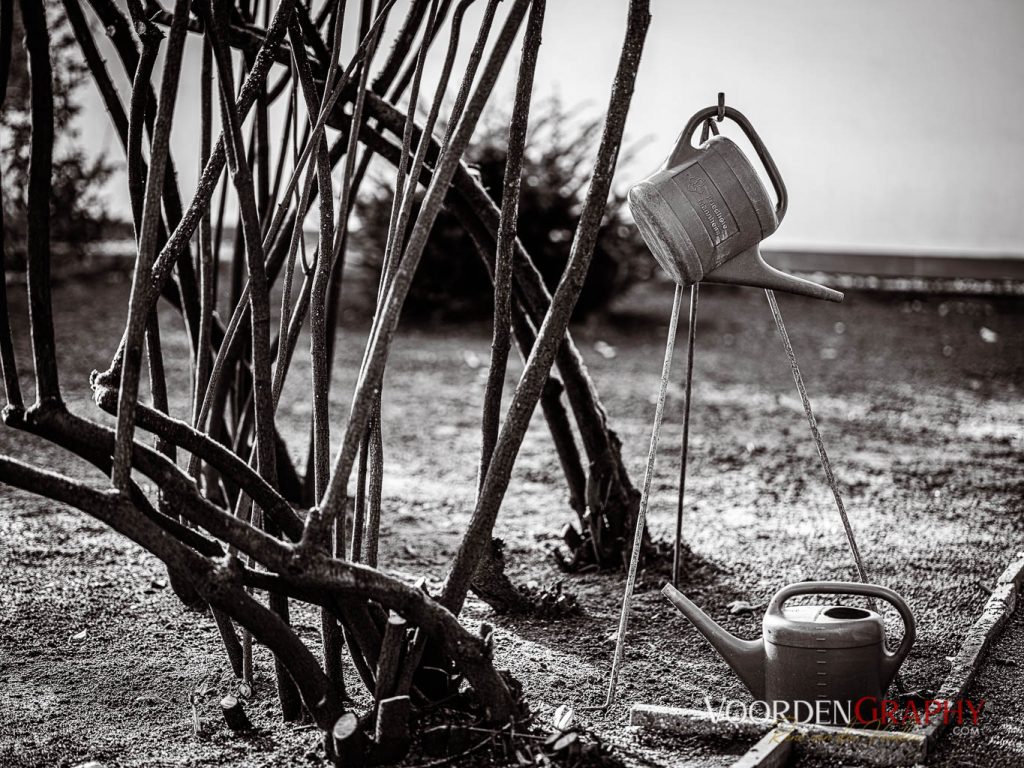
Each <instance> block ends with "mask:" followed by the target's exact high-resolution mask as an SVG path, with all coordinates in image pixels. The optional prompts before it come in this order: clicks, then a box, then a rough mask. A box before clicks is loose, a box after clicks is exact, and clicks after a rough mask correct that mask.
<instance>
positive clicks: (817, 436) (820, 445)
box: [764, 288, 868, 582]
mask: <svg viewBox="0 0 1024 768" xmlns="http://www.w3.org/2000/svg"><path fill="white" fill-rule="evenodd" d="M764 293H765V295H766V296H767V297H768V306H769V307H771V310H772V317H773V318H774V319H775V327H776V328H778V329H779V336H781V337H782V346H783V347H785V349H786V356H787V357H788V358H789V367H790V368H791V369H792V371H793V381H795V382H796V388H797V391H798V392H799V393H800V400H801V401H802V402H803V405H804V414H806V416H807V423H808V424H809V425H810V427H811V436H812V437H813V438H814V445H815V447H816V448H817V449H818V459H820V460H821V468H822V469H823V470H825V478H826V479H827V480H828V485H829V488H831V489H832V497H833V498H834V499H835V501H836V508H837V509H838V510H839V517H840V518H842V521H843V528H845V529H846V540H847V541H848V542H849V543H850V551H851V552H853V559H854V562H855V563H856V565H857V573H858V575H859V576H860V580H861V581H864V582H866V581H867V580H868V572H867V571H866V570H865V568H864V562H863V560H861V557H860V550H859V549H858V548H857V540H856V539H855V538H854V535H853V528H852V527H851V526H850V518H849V516H848V515H847V514H846V506H845V505H844V504H843V497H842V496H841V495H840V494H839V484H838V483H837V482H836V476H835V474H833V472H832V462H831V461H829V458H828V454H827V453H826V452H825V443H824V442H823V441H822V439H821V433H820V432H819V431H818V422H817V420H815V418H814V412H813V411H812V410H811V401H810V399H808V397H807V388H806V387H805V386H804V377H803V376H802V375H801V373H800V366H799V365H797V362H796V353H795V352H794V351H793V345H792V343H790V341H789V334H788V333H786V326H785V325H784V324H783V322H782V313H781V312H780V311H779V305H778V303H777V302H776V301H775V292H774V291H772V290H771V289H768V288H766V289H765V292H764Z"/></svg>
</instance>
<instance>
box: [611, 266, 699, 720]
mask: <svg viewBox="0 0 1024 768" xmlns="http://www.w3.org/2000/svg"><path fill="white" fill-rule="evenodd" d="M682 297H683V287H682V286H681V285H679V284H676V291H675V295H674V296H673V298H672V319H671V320H670V321H669V325H668V338H667V339H666V340H665V361H664V362H663V363H662V366H661V389H660V390H659V391H658V404H657V406H656V407H655V409H654V426H653V427H652V428H651V447H650V449H649V450H648V452H647V469H646V471H645V472H644V485H643V490H642V491H641V494H640V509H639V511H638V512H637V516H636V530H635V531H634V533H633V553H632V555H631V556H630V559H629V572H628V573H627V574H626V590H625V592H624V593H623V595H622V610H621V612H620V613H619V631H618V634H617V636H616V639H615V657H614V658H613V659H612V671H611V677H610V679H609V681H608V695H607V696H606V697H605V700H604V706H603V707H600V709H602V710H607V709H608V708H609V707H610V706H611V705H612V702H613V701H615V688H616V687H617V686H618V683H619V670H620V669H621V667H622V656H623V652H624V651H625V650H626V632H627V630H628V629H629V613H630V609H631V608H632V603H633V588H634V587H635V586H636V572H637V569H638V568H639V566H640V550H641V549H643V542H644V528H645V522H646V519H647V504H648V502H649V501H650V498H651V481H652V480H653V479H654V461H655V459H656V458H657V455H658V438H659V437H660V435H661V419H662V416H664V414H665V396H666V394H667V393H668V381H669V376H670V374H671V372H672V350H673V349H674V348H675V345H676V328H677V327H678V325H679V306H680V304H682Z"/></svg>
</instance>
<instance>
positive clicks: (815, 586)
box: [766, 581, 917, 687]
mask: <svg viewBox="0 0 1024 768" xmlns="http://www.w3.org/2000/svg"><path fill="white" fill-rule="evenodd" d="M797 595H863V596H865V597H877V598H878V599H880V600H885V601H886V602H887V603H889V604H890V605H892V606H893V607H894V608H895V609H896V610H897V611H899V614H900V618H901V619H902V620H903V640H902V641H901V642H900V647H899V648H897V649H896V650H895V651H894V652H892V653H889V651H885V655H884V658H883V660H882V668H883V670H884V674H883V680H884V682H885V686H886V687H888V685H889V683H890V682H891V681H892V679H893V677H895V676H896V672H897V670H899V668H900V665H901V664H902V663H903V660H904V659H905V658H906V657H907V654H908V653H910V647H911V646H912V645H913V644H914V640H915V639H916V638H917V623H916V622H915V621H914V614H912V613H911V612H910V607H909V606H908V605H907V604H906V602H905V601H904V600H903V598H902V597H900V596H899V595H898V594H896V593H895V592H893V591H892V590H891V589H888V588H887V587H881V586H879V585H877V584H862V583H861V582H858V581H804V582H799V583H797V584H790V585H788V586H785V587H783V588H782V589H780V590H779V591H778V592H776V593H775V597H773V598H772V600H771V602H770V603H769V604H768V610H767V611H766V613H767V614H781V613H782V606H783V605H784V604H785V603H786V601H787V600H789V599H790V598H792V597H796V596H797Z"/></svg>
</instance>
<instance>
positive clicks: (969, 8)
mask: <svg viewBox="0 0 1024 768" xmlns="http://www.w3.org/2000/svg"><path fill="white" fill-rule="evenodd" d="M349 5H350V6H353V8H352V9H350V10H355V7H357V6H358V4H357V3H349ZM405 5H406V2H405V0H400V1H399V3H398V5H397V6H396V10H395V12H394V13H393V16H392V22H391V24H390V25H389V28H388V29H389V31H390V32H393V31H394V29H395V27H396V26H397V23H398V20H399V19H400V18H401V17H402V16H403V15H404V10H405ZM483 5H484V2H483V0H480V1H479V2H478V3H477V6H476V8H475V11H474V12H471V14H470V15H468V16H467V26H466V29H468V30H470V34H472V31H473V30H475V28H476V22H477V20H478V18H479V12H480V10H481V9H482V7H483ZM503 5H506V6H507V5H508V4H507V3H505V4H503ZM626 7H627V2H626V0H548V11H547V21H546V24H545V33H544V43H543V46H542V48H541V52H540V58H539V62H538V70H537V83H536V88H535V95H536V96H538V97H539V96H544V95H549V94H558V95H560V97H561V98H562V100H563V101H564V102H565V103H566V104H569V105H574V104H576V103H579V102H586V103H588V104H590V105H591V108H592V109H593V110H598V109H603V108H604V105H605V104H606V103H607V100H608V93H609V88H610V85H611V80H612V75H613V72H614V70H615V65H616V61H617V54H618V48H619V45H620V44H621V41H622V37H623V31H624V25H625V18H626ZM504 12H505V11H504V9H503V10H502V11H500V13H502V14H503V13H504ZM651 12H652V20H651V27H650V31H649V33H648V37H647V45H646V48H645V51H644V55H643V60H642V64H641V68H640V73H639V79H638V83H637V89H636V94H635V96H634V99H633V105H632V109H631V111H630V116H629V121H628V123H627V128H626V130H627V135H628V136H629V137H630V138H631V139H633V140H638V139H641V138H644V137H650V140H649V141H648V142H647V143H646V144H644V146H643V148H642V150H641V151H640V153H639V154H638V156H637V158H636V159H635V160H634V161H633V163H632V165H631V166H630V167H628V168H626V169H623V170H622V172H620V175H619V180H620V182H621V183H623V184H625V183H628V182H629V181H630V180H631V179H638V178H641V177H642V176H644V175H646V174H647V173H648V172H650V171H651V170H653V169H654V168H655V167H657V165H658V164H659V163H660V162H661V160H662V159H663V158H664V157H665V156H666V155H667V154H668V152H669V150H670V149H671V146H672V143H673V141H674V139H675V136H676V134H677V132H678V131H679V129H680V128H681V127H682V125H683V123H684V122H685V121H686V119H687V118H688V117H689V116H690V115H691V114H692V113H693V112H695V111H697V110H698V109H700V108H702V107H704V106H707V105H709V104H712V103H713V102H714V100H715V96H716V94H717V92H718V91H720V90H721V91H724V92H725V94H726V100H727V102H728V103H729V104H730V105H732V106H734V107H736V108H737V109H739V110H741V111H742V112H744V113H745V114H746V115H747V117H748V118H750V120H751V121H752V122H753V123H754V125H755V127H756V128H757V129H758V132H759V133H760V134H761V136H762V138H763V139H764V141H765V143H766V144H767V145H768V147H769V149H770V151H771V153H772V155H773V156H774V158H775V160H776V163H777V164H778V166H779V168H780V170H781V171H782V174H783V176H784V178H785V180H786V184H787V186H788V188H789V194H790V206H789V214H788V216H787V218H786V221H785V223H784V225H783V226H782V227H781V228H780V230H779V231H778V233H777V234H776V235H775V236H774V237H773V238H772V241H771V242H772V244H773V245H775V246H776V247H801V248H804V247H806V248H827V249H837V248H838V249H854V250H884V251H893V252H903V251H922V252H929V253H934V252H950V253H957V254H1011V255H1019V256H1024V172H1022V171H1024V87H1022V85H1021V84H1022V83H1024V45H1022V43H1024V2H1020V0H970V1H968V0H958V1H957V0H887V2H882V1H881V0H864V1H863V2H849V0H814V2H807V0H715V1H714V2H703V3H698V2H683V1H681V0H651ZM346 26H347V27H348V28H349V29H350V30H351V29H352V28H353V27H354V26H355V24H354V23H350V24H348V25H346ZM444 44H445V40H444V39H443V38H442V39H440V40H439V41H438V42H437V43H436V44H435V47H434V48H433V49H432V53H433V62H432V66H431V69H430V70H428V73H433V72H436V69H437V68H438V66H439V63H440V59H441V57H443V54H444ZM353 45H354V41H353V40H352V39H349V40H348V46H347V48H346V53H347V54H348V53H350V52H351V50H352V47H353ZM516 50H517V51H518V45H517V47H516ZM188 52H189V54H190V55H189V60H188V61H187V63H186V66H185V69H184V71H183V73H182V86H181V91H180V96H179V98H180V102H181V108H180V109H179V110H178V111H177V113H176V117H175V127H174V137H173V146H174V148H175V151H176V155H177V156H178V157H179V158H182V159H180V160H179V175H180V181H181V185H182V187H183V189H184V191H185V192H186V194H190V192H191V188H192V187H193V185H194V183H195V178H196V167H195V162H196V161H195V160H194V159H193V158H194V157H195V152H196V136H197V133H198V102H197V100H196V99H197V88H196V82H197V79H198V55H197V53H198V47H197V46H195V45H194V44H190V46H189V48H188ZM107 58H108V62H109V66H110V69H111V72H112V73H113V74H115V75H116V76H117V77H118V78H119V79H121V80H123V79H124V78H123V73H122V71H121V70H120V66H119V64H117V63H116V59H115V57H114V56H113V54H112V53H108V55H107ZM381 58H383V57H381ZM517 60H518V56H516V57H515V58H511V57H510V60H509V62H508V63H507V64H506V67H505V71H504V72H503V76H502V80H501V82H500V83H499V86H498V90H497V92H496V94H495V96H496V100H497V101H498V102H500V103H503V104H508V103H509V102H510V101H511V94H512V89H513V83H514V77H515V69H516V66H515V65H516V62H517ZM456 71H457V72H458V70H456ZM428 79H429V77H428ZM453 88H454V86H453ZM431 91H432V88H431ZM87 101H88V104H87V107H86V110H85V115H84V116H83V118H82V127H83V129H84V135H85V136H86V138H87V140H88V142H89V143H90V145H92V146H93V147H95V148H96V150H97V151H100V150H102V149H103V148H106V149H107V151H108V152H109V154H110V155H111V157H116V158H118V159H120V152H121V150H120V146H119V144H118V143H117V141H116V139H115V137H114V134H113V131H112V129H111V128H110V126H109V120H108V118H107V115H106V113H105V112H104V110H103V108H102V106H101V105H100V103H99V100H98V97H97V96H96V94H95V91H92V90H91V89H90V91H89V92H88V94H87ZM727 133H729V131H727ZM735 133H736V131H735V130H733V131H732V134H733V135H735ZM186 158H187V159H186ZM110 199H111V201H112V207H114V209H115V210H116V211H120V212H122V214H123V215H124V216H125V217H126V218H127V217H128V209H127V203H126V201H127V195H126V192H125V191H124V182H123V177H118V178H117V179H116V180H115V181H114V182H113V183H112V184H111V187H110Z"/></svg>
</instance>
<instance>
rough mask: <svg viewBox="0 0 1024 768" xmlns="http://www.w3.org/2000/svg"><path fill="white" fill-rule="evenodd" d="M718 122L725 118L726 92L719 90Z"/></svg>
mask: <svg viewBox="0 0 1024 768" xmlns="http://www.w3.org/2000/svg"><path fill="white" fill-rule="evenodd" d="M717 120H718V122H722V121H723V120H725V92H724V91H719V92H718V117H717Z"/></svg>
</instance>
